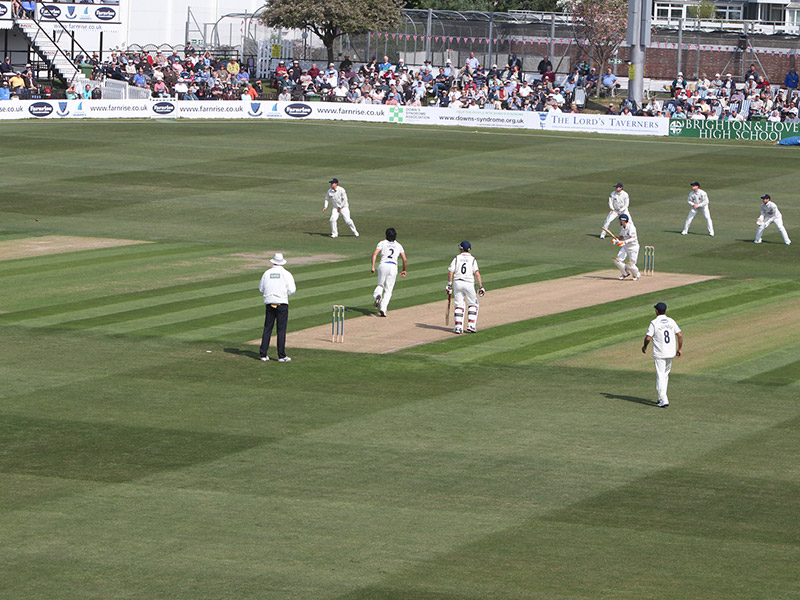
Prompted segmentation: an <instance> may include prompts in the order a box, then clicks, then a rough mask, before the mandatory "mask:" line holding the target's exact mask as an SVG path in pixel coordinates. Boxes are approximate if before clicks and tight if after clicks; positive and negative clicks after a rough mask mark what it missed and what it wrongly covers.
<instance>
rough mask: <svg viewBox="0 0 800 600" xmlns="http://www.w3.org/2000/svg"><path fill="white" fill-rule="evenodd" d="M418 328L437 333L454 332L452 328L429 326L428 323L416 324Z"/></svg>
mask: <svg viewBox="0 0 800 600" xmlns="http://www.w3.org/2000/svg"><path fill="white" fill-rule="evenodd" d="M414 325H415V326H416V327H421V328H422V329H436V330H437V331H452V330H453V328H452V327H443V326H441V325H428V324H427V323H414Z"/></svg>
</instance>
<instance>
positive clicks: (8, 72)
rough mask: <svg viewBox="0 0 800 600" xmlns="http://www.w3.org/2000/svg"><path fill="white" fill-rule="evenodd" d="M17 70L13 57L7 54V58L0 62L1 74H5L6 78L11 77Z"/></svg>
mask: <svg viewBox="0 0 800 600" xmlns="http://www.w3.org/2000/svg"><path fill="white" fill-rule="evenodd" d="M14 73H16V71H15V70H14V67H13V66H12V65H11V57H10V56H6V59H5V60H4V61H3V62H2V63H0V74H2V75H3V77H5V78H9V77H11V76H12V75H13V74H14Z"/></svg>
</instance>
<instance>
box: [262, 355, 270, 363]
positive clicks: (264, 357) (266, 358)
mask: <svg viewBox="0 0 800 600" xmlns="http://www.w3.org/2000/svg"><path fill="white" fill-rule="evenodd" d="M268 360H269V356H262V357H261V362H267V361H268Z"/></svg>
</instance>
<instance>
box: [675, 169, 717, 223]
mask: <svg viewBox="0 0 800 600" xmlns="http://www.w3.org/2000/svg"><path fill="white" fill-rule="evenodd" d="M691 186H692V191H691V192H689V200H688V202H689V206H691V207H692V208H690V209H689V216H688V217H686V223H685V224H684V226H683V231H681V235H686V234H688V233H689V225H691V224H692V219H694V216H695V215H696V214H697V213H699V212H701V213H703V216H704V217H705V218H706V226H707V227H708V235H710V236H711V237H714V223H712V222H711V212H709V210H708V194H706V193H705V191H703V190H701V189H700V184H699V183H698V182H696V181H693V182H692V184H691Z"/></svg>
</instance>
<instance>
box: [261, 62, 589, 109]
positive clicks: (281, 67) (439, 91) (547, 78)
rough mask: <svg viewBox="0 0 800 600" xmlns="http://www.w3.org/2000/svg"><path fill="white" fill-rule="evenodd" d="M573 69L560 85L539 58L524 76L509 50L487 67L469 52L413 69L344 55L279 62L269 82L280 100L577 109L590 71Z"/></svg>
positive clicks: (548, 64)
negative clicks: (502, 60)
mask: <svg viewBox="0 0 800 600" xmlns="http://www.w3.org/2000/svg"><path fill="white" fill-rule="evenodd" d="M323 66H324V65H323ZM576 69H577V70H576V72H575V73H572V74H570V75H569V76H567V77H566V78H564V83H563V85H556V76H555V73H553V71H552V64H551V63H550V61H548V60H544V61H542V64H541V65H540V69H539V75H538V77H537V76H532V77H526V76H525V75H524V73H523V71H522V61H521V60H520V59H519V58H518V57H517V56H516V55H513V54H512V55H510V56H509V57H508V62H507V64H506V65H504V66H502V67H499V66H498V65H497V64H493V65H492V66H491V67H490V68H486V67H484V65H482V64H481V62H480V61H479V60H478V59H477V58H476V57H475V54H474V53H473V52H471V53H470V54H469V56H468V57H467V58H466V59H465V61H464V64H463V65H453V64H452V61H451V60H447V61H446V62H445V64H444V65H442V66H436V67H435V66H433V65H432V64H431V61H429V60H426V61H425V62H424V63H423V65H422V66H421V67H419V68H417V69H415V68H413V67H410V66H408V65H406V64H405V63H404V61H403V59H402V58H401V59H399V60H398V61H397V62H396V63H392V62H391V61H390V60H389V58H388V57H386V56H384V57H383V60H382V61H381V62H378V60H377V59H376V58H373V59H372V60H371V61H369V62H368V63H365V64H363V65H361V66H360V67H358V68H356V66H355V65H354V64H353V62H352V61H351V60H350V58H349V57H347V56H346V57H345V58H344V60H343V61H342V62H341V63H340V64H339V65H338V68H337V66H336V65H335V64H334V63H329V64H328V66H327V68H325V69H320V68H319V67H318V66H317V64H316V63H312V65H311V67H310V68H308V69H305V68H302V67H301V66H300V63H299V61H296V60H295V61H292V64H291V65H290V66H287V65H286V63H285V62H284V61H280V62H279V63H278V65H277V67H276V69H275V72H274V75H273V85H274V86H275V87H276V88H277V89H278V90H279V92H280V96H279V99H281V100H309V99H320V100H323V101H331V102H350V103H356V104H390V105H405V106H441V107H455V108H494V109H505V110H533V111H542V112H578V108H577V106H576V104H575V102H574V94H575V90H576V88H578V87H579V86H582V85H584V79H585V78H587V77H588V76H589V73H590V70H589V69H588V68H587V69H586V70H585V72H583V71H582V70H581V69H580V68H576Z"/></svg>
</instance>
